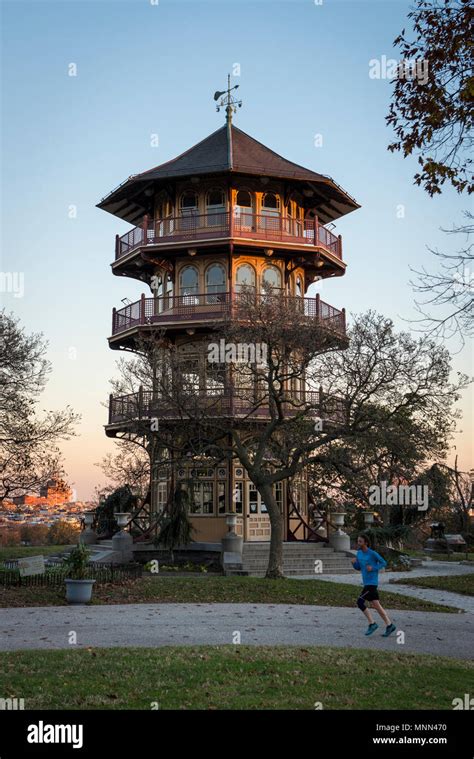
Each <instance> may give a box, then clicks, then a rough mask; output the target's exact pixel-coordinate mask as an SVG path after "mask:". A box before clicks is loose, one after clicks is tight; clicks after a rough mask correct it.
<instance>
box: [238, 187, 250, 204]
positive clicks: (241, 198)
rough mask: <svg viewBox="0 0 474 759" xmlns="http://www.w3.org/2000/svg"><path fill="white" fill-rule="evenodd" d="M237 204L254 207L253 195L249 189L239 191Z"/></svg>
mask: <svg viewBox="0 0 474 759" xmlns="http://www.w3.org/2000/svg"><path fill="white" fill-rule="evenodd" d="M237 205H238V206H243V207H245V208H252V197H251V195H250V193H249V192H247V190H239V191H238V193H237Z"/></svg>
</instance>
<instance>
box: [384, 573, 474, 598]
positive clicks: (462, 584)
mask: <svg viewBox="0 0 474 759" xmlns="http://www.w3.org/2000/svg"><path fill="white" fill-rule="evenodd" d="M394 582H395V583H396V584H397V585H415V586H416V587H417V588H434V589H436V590H448V591H450V592H451V593H461V595H463V596H474V572H473V573H472V574H469V575H450V576H449V577H413V578H411V577H408V578H406V579H402V580H394Z"/></svg>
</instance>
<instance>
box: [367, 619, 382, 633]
mask: <svg viewBox="0 0 474 759" xmlns="http://www.w3.org/2000/svg"><path fill="white" fill-rule="evenodd" d="M378 627H379V626H378V624H377V622H372V624H371V625H369V626H368V628H367V630H366V631H365V634H366V635H372V633H374V632H375V631H376V630H378Z"/></svg>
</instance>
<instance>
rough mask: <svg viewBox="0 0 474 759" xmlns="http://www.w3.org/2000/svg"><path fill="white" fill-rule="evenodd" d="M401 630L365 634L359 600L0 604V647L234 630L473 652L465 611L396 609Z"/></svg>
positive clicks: (225, 636) (129, 642) (285, 640)
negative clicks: (348, 604) (355, 604)
mask: <svg viewBox="0 0 474 759" xmlns="http://www.w3.org/2000/svg"><path fill="white" fill-rule="evenodd" d="M392 616H393V620H394V621H395V623H396V624H397V626H398V628H399V629H400V630H403V631H404V633H405V643H404V644H403V645H401V644H398V643H397V637H396V634H394V635H392V636H391V637H390V638H388V639H385V638H382V637H381V632H383V629H382V623H381V627H380V629H379V630H377V632H376V633H375V634H374V635H372V636H371V637H370V638H367V637H366V636H365V635H364V634H363V633H364V631H365V629H366V622H365V619H364V617H363V615H362V614H361V613H360V611H359V610H358V609H357V608H339V607H328V606H301V605H298V606H296V605H295V606H289V605H283V604H278V605H273V604H258V605H255V604H124V605H113V606H80V607H71V606H68V607H53V606H48V607H38V608H18V609H16V608H15V609H0V650H4V651H13V650H18V649H51V648H55V649H58V648H66V649H68V648H70V647H71V646H70V643H69V640H68V635H69V633H70V631H71V630H74V631H75V632H76V633H77V647H79V648H84V647H87V646H98V647H108V646H149V647H159V646H168V645H205V644H210V645H219V644H220V645H222V644H230V643H233V642H234V641H233V635H234V633H235V632H236V631H238V632H240V634H241V640H240V642H241V643H242V644H246V645H286V646H288V645H292V646H300V645H305V646H327V645H329V646H335V647H343V646H348V647H349V648H368V649H371V650H379V651H396V652H397V653H400V652H402V653H413V652H416V653H431V654H439V655H444V656H452V657H457V658H461V659H469V658H472V654H473V651H474V625H473V624H472V617H471V615H469V614H461V613H459V614H446V613H443V614H438V613H430V612H419V611H397V612H393V614H392Z"/></svg>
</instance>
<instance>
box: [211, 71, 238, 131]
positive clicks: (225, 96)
mask: <svg viewBox="0 0 474 759" xmlns="http://www.w3.org/2000/svg"><path fill="white" fill-rule="evenodd" d="M238 87H239V85H238V84H235V85H234V86H233V87H231V86H230V74H227V89H226V90H223V91H222V92H219V91H217V92H215V93H214V100H216V101H217V100H219V98H220V102H219V104H218V105H217V106H216V110H217V111H220V109H221V108H224V107H225V113H226V121H227V124H229V125H230V124H232V114H233V113H235V112H236V111H237V107H239V108H242V101H241V100H236V99H235V98H234V96H233V95H231V92H232V90H237V89H238Z"/></svg>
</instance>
